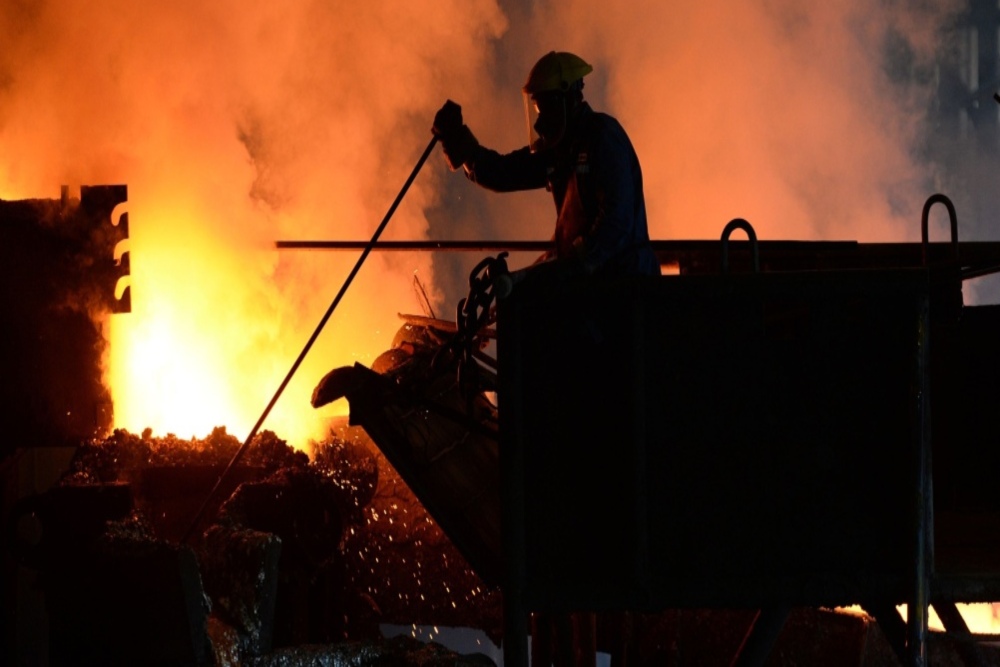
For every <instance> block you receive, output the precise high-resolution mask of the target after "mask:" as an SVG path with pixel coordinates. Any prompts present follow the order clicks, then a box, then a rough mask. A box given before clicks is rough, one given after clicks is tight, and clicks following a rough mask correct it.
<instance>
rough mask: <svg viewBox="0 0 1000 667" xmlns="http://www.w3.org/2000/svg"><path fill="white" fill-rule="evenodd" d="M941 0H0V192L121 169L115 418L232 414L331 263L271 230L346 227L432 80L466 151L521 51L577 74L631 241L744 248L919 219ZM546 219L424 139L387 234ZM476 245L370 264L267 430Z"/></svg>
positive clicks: (356, 220)
mask: <svg viewBox="0 0 1000 667" xmlns="http://www.w3.org/2000/svg"><path fill="white" fill-rule="evenodd" d="M955 1H957V0H955ZM953 5H954V3H948V2H947V0H946V2H945V3H941V4H940V5H935V4H934V3H933V2H930V3H928V2H923V3H904V2H894V1H891V0H886V1H884V2H875V3H872V2H867V1H865V0H838V1H836V2H831V3H821V4H820V5H810V6H809V7H808V8H807V7H805V6H804V5H802V3H799V2H794V1H793V0H748V1H745V2H727V1H724V0H707V1H705V2H698V3H661V2H644V3H641V4H640V3H608V2H599V1H597V0H574V1H572V2H559V3H556V2H542V1H539V2H528V1H526V0H506V1H503V0H501V1H500V2H499V4H497V2H495V1H494V0H471V1H470V0H461V1H460V0H435V1H433V2H431V1H427V2H410V3H398V2H389V1H387V0H370V1H368V2H362V3H335V2H329V1H322V0H311V1H310V0H293V1H289V2H283V3H265V2H249V3H247V2H233V1H231V0H226V1H222V2H214V3H207V4H206V3H201V2H190V1H184V2H173V3H136V2H125V1H109V2H101V3H92V2H83V1H82V0H62V1H61V2H58V3H54V2H32V1H27V0H23V1H19V2H13V3H5V4H4V5H3V6H2V7H0V43H2V44H3V49H2V50H0V197H4V198H22V197H36V196H48V195H47V193H49V192H52V191H54V190H55V189H56V188H57V187H58V186H59V185H60V184H62V183H69V184H72V185H78V184H84V183H86V184H99V183H118V182H121V183H127V184H128V185H129V205H128V211H129V215H130V219H131V224H132V240H131V250H132V255H133V256H132V265H133V271H132V273H133V279H132V285H133V286H132V297H133V303H134V312H133V314H132V315H129V316H126V317H127V320H126V319H119V320H117V321H116V322H115V323H114V325H113V327H112V328H113V329H116V328H120V329H121V331H120V332H114V331H113V332H112V333H113V334H114V335H116V336H117V339H116V341H115V344H114V348H115V355H116V360H112V367H114V366H115V365H116V362H117V370H115V369H114V368H113V373H115V374H116V375H115V378H114V383H115V388H116V391H115V404H116V411H117V413H118V414H119V415H120V416H121V418H122V422H121V424H122V425H123V426H126V427H128V428H131V429H141V428H143V427H144V426H147V425H149V426H153V427H154V429H156V430H157V431H161V430H171V429H180V428H182V427H180V426H176V427H173V426H171V424H182V423H186V422H184V421H182V420H183V419H184V418H185V417H184V415H188V416H191V415H196V414H197V415H198V416H199V419H197V420H195V423H196V424H197V426H196V428H197V429H198V430H201V431H204V432H207V431H208V429H210V428H211V427H212V426H214V425H217V424H226V425H229V426H230V427H231V429H232V431H233V432H234V433H239V432H242V431H244V430H248V429H249V428H250V426H251V425H252V424H253V422H254V421H255V419H256V417H257V416H258V415H259V413H260V411H261V410H262V409H263V407H264V406H265V405H266V404H267V401H268V400H269V399H270V397H271V395H272V394H273V392H274V390H275V389H276V388H277V385H278V383H279V382H280V381H281V379H282V378H283V377H284V374H285V373H286V372H287V370H288V368H289V366H290V364H291V362H292V361H293V360H294V359H295V357H296V356H297V354H298V353H299V351H300V349H301V347H302V345H303V344H304V343H305V341H306V340H307V339H308V337H309V334H310V333H311V332H312V330H313V327H314V326H315V325H316V323H317V322H318V321H319V318H320V317H321V315H322V314H323V312H324V311H325V309H326V307H327V305H328V304H329V302H330V300H331V298H332V296H333V295H334V294H335V293H336V291H337V289H338V288H339V286H340V284H341V282H342V281H343V279H344V278H345V277H346V275H347V273H348V271H349V269H350V267H351V266H353V263H354V261H355V259H356V255H345V254H336V253H319V252H316V253H309V252H285V253H279V252H276V251H275V250H274V248H273V244H274V241H276V240H278V239H316V238H320V239H362V240H364V239H367V238H369V237H370V235H371V233H372V232H373V231H374V229H375V227H376V225H377V223H378V221H379V220H380V219H381V218H382V216H383V214H384V213H385V211H386V209H387V208H388V205H389V203H390V202H391V201H392V199H393V198H394V196H395V195H396V193H397V192H398V190H399V188H400V186H401V185H402V183H403V181H404V180H405V178H406V176H407V175H408V174H409V172H410V170H411V169H412V167H413V165H414V163H415V162H416V159H417V157H418V156H419V155H420V152H421V150H422V149H423V147H424V146H426V144H427V142H428V141H429V139H430V135H429V132H428V130H429V126H430V124H431V120H432V118H433V114H434V111H436V109H437V108H438V107H439V106H440V105H441V104H442V103H443V102H444V100H445V99H447V98H451V99H454V100H455V101H457V102H459V103H460V104H462V105H463V109H464V112H465V118H466V120H467V122H468V123H469V125H470V126H471V127H472V129H473V131H474V132H475V133H476V135H477V136H478V138H479V139H480V141H482V142H483V143H485V144H487V145H490V146H493V147H495V148H497V149H500V150H511V149H514V148H517V147H519V146H521V145H523V143H524V141H525V139H526V132H525V127H524V119H523V113H522V105H521V99H520V92H519V89H520V86H521V84H522V83H523V81H524V78H525V76H526V73H527V71H528V69H529V68H530V66H531V65H532V64H533V63H534V61H535V60H536V59H537V58H538V57H539V56H540V55H542V54H543V53H545V52H546V51H548V50H552V49H557V50H571V51H574V52H576V53H578V54H579V55H581V56H583V57H584V58H585V59H587V60H588V61H590V62H591V63H592V64H593V65H594V68H595V71H594V73H593V74H592V75H590V76H589V77H588V78H587V87H586V89H585V91H584V92H585V95H586V97H587V99H588V100H589V101H591V103H592V104H593V105H594V107H595V108H596V109H598V110H602V111H607V112H609V113H611V114H613V115H615V116H616V117H618V118H619V120H621V121H622V123H623V125H624V126H625V128H626V130H627V131H628V132H629V134H630V136H631V138H632V141H633V143H634V144H635V146H636V149H637V151H638V153H639V158H640V161H641V163H642V166H643V169H644V175H645V185H646V198H647V207H648V211H649V215H650V231H651V235H652V236H653V237H654V238H660V239H687V238H717V237H718V235H719V233H720V231H721V229H722V227H723V226H724V225H725V224H726V222H728V221H729V220H730V219H732V218H734V217H743V218H746V219H748V220H749V221H750V222H751V223H752V224H753V225H754V227H755V228H756V230H757V233H758V236H759V237H760V238H762V239H788V238H798V239H859V240H863V241H887V240H894V241H898V240H914V239H915V238H918V236H917V235H918V234H919V212H920V207H921V205H922V203H923V200H924V199H925V198H926V196H927V195H928V194H930V193H931V191H932V188H933V184H934V173H933V170H932V168H931V167H930V165H929V163H928V162H927V161H926V160H923V159H920V158H919V157H918V156H919V151H920V149H921V146H922V141H923V137H924V134H923V132H924V129H925V128H924V122H925V121H924V119H925V112H926V109H927V108H928V102H929V96H930V94H931V93H932V92H933V85H932V84H933V81H932V78H933V77H928V76H921V75H920V73H921V72H924V71H925V70H928V68H930V70H933V67H932V65H931V63H932V59H933V56H934V53H935V49H936V46H937V35H938V30H939V28H940V27H941V26H942V25H943V24H944V22H945V21H946V20H947V19H948V18H949V17H950V16H951V15H952V13H953V12H954V11H955V10H956V9H958V8H957V7H955V6H953ZM901 69H902V70H906V72H908V73H909V74H906V75H904V76H900V75H899V72H900V70H901ZM914 72H915V73H917V75H911V74H912V73H914ZM553 218H554V212H553V210H552V204H551V201H550V199H549V196H548V194H547V193H545V192H543V191H540V192H531V193H521V194H514V195H504V196H501V195H496V194H493V193H489V192H486V191H481V190H478V189H476V188H475V187H474V186H472V185H471V184H469V183H466V182H465V179H464V178H462V177H461V175H459V174H450V173H448V171H447V169H446V168H445V166H444V164H443V160H441V158H440V156H439V155H437V154H435V155H434V156H433V158H432V160H431V161H430V163H429V164H428V166H427V167H425V169H424V172H423V173H421V175H420V177H419V178H418V179H417V181H416V183H415V185H414V187H413V188H412V190H411V191H410V193H409V195H408V196H407V198H406V200H405V201H404V203H403V205H402V206H401V207H400V209H399V210H398V212H397V213H396V215H395V217H394V219H393V221H392V223H391V225H390V227H389V228H388V231H387V232H386V236H385V238H398V239H409V238H421V237H426V236H431V237H434V238H499V239H504V238H505V239H514V238H518V239H524V238H533V239H545V238H548V237H549V236H550V235H551V232H552V222H553ZM478 259H480V258H479V257H470V256H467V255H464V256H435V257H431V256H429V255H419V254H407V255H393V254H374V255H372V256H371V258H370V259H369V260H368V263H367V264H366V266H365V267H364V269H363V270H362V272H361V274H360V275H359V278H358V280H357V281H356V283H355V286H354V287H353V288H352V290H351V292H349V293H348V297H347V298H346V299H345V300H344V302H343V303H342V305H341V307H340V310H338V312H337V314H336V315H335V317H334V318H333V319H332V320H331V322H330V324H329V325H328V328H327V330H326V331H325V332H324V334H323V336H321V338H320V342H319V343H318V344H317V346H316V348H314V350H313V352H312V353H311V355H310V356H309V357H308V358H307V361H306V364H305V365H304V366H303V367H302V369H301V370H300V371H299V373H298V375H297V377H296V379H295V380H294V381H293V383H292V385H290V386H289V389H288V391H287V392H286V394H285V396H284V397H283V398H282V400H281V402H280V403H279V404H278V407H277V408H276V410H275V412H274V416H273V417H272V418H270V419H269V421H268V423H267V427H269V428H273V429H274V430H275V431H277V432H278V433H279V434H280V435H283V436H285V437H290V438H291V437H293V435H294V434H300V435H301V434H303V433H307V434H313V435H315V434H317V432H319V431H321V430H322V425H321V420H320V419H319V417H320V415H317V414H315V413H314V412H313V411H312V410H311V408H309V407H308V395H309V392H310V391H311V389H312V386H313V385H314V384H315V382H316V381H317V379H318V378H319V377H321V375H322V374H323V373H324V372H325V371H326V370H328V369H329V368H332V367H334V366H336V365H342V364H345V363H351V362H353V361H354V360H358V361H361V362H363V363H370V361H371V360H372V358H373V357H374V356H375V355H377V354H378V353H379V352H381V351H382V350H384V349H385V348H386V347H388V345H389V343H390V341H391V337H392V334H393V332H394V331H395V329H396V328H397V326H398V320H397V318H396V313H397V312H400V311H408V312H414V311H418V309H419V305H418V304H417V302H416V301H415V299H414V296H413V291H412V288H411V281H412V275H413V273H414V272H417V275H418V276H419V277H420V278H421V280H422V281H423V282H424V283H425V284H426V285H427V287H428V288H429V291H430V292H431V295H432V298H433V299H434V302H435V305H436V307H437V308H438V314H439V315H443V316H446V317H447V316H450V315H451V312H452V310H453V307H454V302H455V300H456V299H457V298H458V297H460V296H461V295H462V291H463V289H464V288H465V285H466V283H465V282H464V278H465V271H467V270H468V269H469V268H471V266H472V265H474V264H475V262H476V261H478ZM525 259H527V258H525ZM515 263H516V262H515ZM119 334H120V335H119ZM177 371H182V372H180V373H178V372H177ZM150 388H152V389H154V390H155V391H153V396H154V397H155V398H154V400H149V398H147V397H146V393H148V390H149V389H150ZM140 396H141V397H142V398H140ZM140 403H141V405H140ZM200 411H204V412H205V414H200ZM192 428H195V427H192ZM180 435H189V434H188V433H185V432H181V433H180Z"/></svg>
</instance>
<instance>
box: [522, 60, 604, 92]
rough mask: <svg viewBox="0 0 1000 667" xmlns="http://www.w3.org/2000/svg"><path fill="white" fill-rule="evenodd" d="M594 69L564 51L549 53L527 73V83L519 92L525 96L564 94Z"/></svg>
mask: <svg viewBox="0 0 1000 667" xmlns="http://www.w3.org/2000/svg"><path fill="white" fill-rule="evenodd" d="M593 71H594V68H593V67H591V66H590V65H588V64H587V63H586V62H584V60H583V58H581V57H580V56H576V55H573V54H572V53H567V52H565V51H559V52H556V51H549V52H548V53H546V54H545V55H544V56H542V57H541V58H540V59H539V60H538V62H537V63H535V66H534V67H532V68H531V71H530V72H529V73H528V82H527V83H525V84H524V88H522V89H521V90H522V91H523V92H524V94H525V95H536V94H538V93H547V92H550V91H562V92H566V91H568V90H569V89H570V87H571V86H572V85H573V84H574V83H575V82H577V81H579V80H580V79H582V78H583V77H584V76H586V75H588V74H590V73H591V72H593Z"/></svg>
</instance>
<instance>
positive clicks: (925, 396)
mask: <svg viewBox="0 0 1000 667" xmlns="http://www.w3.org/2000/svg"><path fill="white" fill-rule="evenodd" d="M937 204H941V205H943V206H945V207H946V208H947V209H948V213H949V217H950V223H951V231H952V239H951V241H950V242H944V243H931V242H929V240H928V238H927V237H928V231H927V227H928V215H929V211H930V209H931V208H932V207H933V206H935V205H937ZM921 222H922V231H923V240H922V242H921V243H919V244H916V243H912V244H906V243H900V244H893V243H890V244H862V243H855V242H795V241H788V242H781V241H772V242H758V241H757V239H756V237H755V235H754V232H753V229H752V227H751V226H750V225H749V224H748V223H746V221H743V220H734V221H733V222H732V223H730V224H729V225H728V226H727V227H726V229H725V230H724V232H723V234H722V237H721V239H720V240H719V241H717V242H716V241H691V242H683V241H681V242H657V243H655V244H654V245H655V247H656V250H657V252H658V255H659V257H660V259H661V262H662V263H664V264H669V265H673V267H674V268H675V269H676V273H677V275H666V276H662V277H656V278H652V277H631V278H622V279H618V280H604V281H601V280H593V279H588V278H585V277H578V278H569V279H558V278H553V277H552V276H551V275H549V274H548V273H547V272H545V271H537V270H526V271H522V272H516V273H515V274H507V273H506V272H505V271H504V270H503V269H504V268H505V266H504V264H503V256H502V255H501V256H500V257H498V258H497V260H495V261H493V262H492V263H489V262H487V263H484V264H483V265H481V266H480V267H477V272H478V273H474V275H473V277H472V280H471V286H472V288H473V292H472V293H473V294H474V293H479V294H483V293H485V295H486V297H487V298H486V300H485V302H484V303H480V304H479V306H477V309H473V310H474V311H475V312H474V313H473V315H474V316H473V317H471V319H470V320H469V321H470V322H474V323H478V325H482V326H484V327H486V328H483V329H482V330H481V332H479V335H481V336H493V335H495V336H496V338H497V341H496V351H497V372H496V374H495V376H494V375H493V374H492V369H489V368H487V370H489V371H491V372H490V373H488V377H489V380H490V382H489V383H487V384H486V385H482V386H479V387H474V388H473V389H474V390H473V393H472V394H469V393H467V389H468V387H469V384H470V383H469V382H468V381H467V380H463V379H462V376H463V373H464V375H465V377H466V378H467V377H468V375H469V372H470V371H469V364H470V363H476V364H477V366H479V367H481V368H486V367H484V366H483V364H482V363H481V362H482V358H481V357H479V358H478V361H476V362H473V361H472V359H473V358H474V355H471V354H470V352H469V351H468V350H475V349H478V344H477V345H471V346H470V345H469V344H468V343H469V341H472V340H473V339H475V335H476V332H472V333H470V332H469V331H466V332H465V333H463V332H462V326H461V325H462V316H461V313H462V312H467V311H468V310H469V309H468V305H467V304H464V305H463V306H462V307H460V311H459V312H460V316H459V323H458V324H459V326H457V331H458V333H456V334H452V335H454V336H455V337H456V338H453V339H449V338H447V336H445V334H446V333H447V331H445V329H446V328H447V327H441V328H440V329H439V330H438V335H439V336H443V337H444V340H445V341H446V342H445V343H443V344H442V346H441V349H442V350H450V352H449V354H450V355H451V356H450V357H449V359H451V360H452V362H451V364H450V365H441V366H438V367H434V366H428V368H431V369H434V370H435V372H436V373H438V374H439V375H437V376H436V377H437V379H436V380H435V382H436V383H437V386H438V389H437V390H435V391H428V390H427V386H428V385H426V384H420V383H419V382H410V381H407V379H408V378H407V377H402V376H399V375H394V372H393V371H392V370H389V371H388V372H386V373H385V374H382V375H380V374H378V373H373V372H371V371H368V369H365V368H363V367H355V369H353V370H352V371H351V375H352V377H351V378H350V380H349V381H346V378H345V377H343V376H342V377H341V378H340V379H341V380H342V381H343V382H342V383H341V385H340V391H339V393H338V395H346V397H347V398H348V400H349V401H350V403H351V419H352V421H353V422H354V423H359V424H361V425H363V426H364V427H365V428H366V430H368V431H369V433H370V435H371V436H372V438H373V439H374V440H375V441H376V442H377V443H378V445H379V446H380V448H382V450H383V452H384V453H385V454H386V456H387V458H388V459H389V460H390V461H391V462H392V463H393V464H394V466H396V468H397V469H398V470H399V472H400V473H401V474H402V475H403V477H404V478H405V479H406V480H407V482H408V483H409V484H410V485H411V487H412V488H413V490H414V492H415V493H416V494H417V495H418V497H420V498H421V499H422V500H423V501H424V502H425V503H426V506H427V508H428V510H429V511H430V512H431V513H432V514H433V515H434V516H435V518H436V519H437V520H438V521H439V523H440V524H441V526H442V528H444V530H445V531H446V532H447V533H448V534H449V536H450V537H451V538H452V539H453V540H454V542H455V544H456V545H457V546H458V547H459V548H460V549H461V550H462V551H463V553H464V554H465V555H466V557H467V559H468V560H469V562H470V564H471V565H472V566H473V567H474V568H475V569H476V570H477V572H479V573H480V575H481V576H482V577H483V578H484V579H486V580H487V581H492V582H494V583H500V584H501V585H502V586H503V594H504V606H505V614H506V624H507V628H508V631H509V633H508V634H507V640H506V641H505V655H506V659H507V660H510V661H511V664H523V663H524V662H526V660H527V647H526V645H525V644H522V643H521V641H520V638H523V637H525V636H526V635H527V630H528V624H527V618H528V614H529V613H530V612H536V611H543V612H553V613H563V612H570V611H574V610H593V611H625V610H638V611H656V610H660V609H666V608H672V607H726V608H730V607H739V608H755V609H761V610H763V611H762V613H761V614H760V615H759V616H758V622H757V624H756V626H755V628H754V631H753V632H752V633H751V635H750V637H749V641H748V642H747V643H746V644H745V645H744V647H743V648H744V655H743V656H742V658H740V659H742V660H743V662H742V663H741V664H762V663H763V660H764V658H766V655H767V651H768V650H769V648H770V641H772V640H773V638H774V636H775V635H776V633H777V630H778V629H780V627H781V625H782V623H783V622H784V619H785V617H786V616H787V612H788V610H789V609H790V608H792V607H795V606H824V607H833V606H840V605H851V604H860V605H861V606H863V607H864V608H865V609H866V610H867V611H869V613H871V614H872V615H873V616H875V618H876V619H877V620H878V622H879V624H880V626H881V627H882V628H883V631H884V632H885V634H886V635H887V637H888V638H889V639H890V641H892V643H893V645H894V647H895V648H896V650H897V653H899V654H900V656H901V657H902V658H904V659H905V662H906V663H907V664H913V665H919V664H925V663H926V641H927V619H928V608H929V606H931V605H933V607H934V608H935V610H936V611H937V612H938V614H939V616H940V617H941V618H942V620H943V621H944V623H945V625H946V628H947V629H948V630H949V631H950V632H957V633H965V634H966V635H967V634H968V630H967V628H966V627H965V625H964V623H963V621H962V618H961V616H960V615H959V614H958V613H957V611H956V610H955V607H954V603H955V602H975V601H994V600H997V599H1000V571H998V563H1000V560H997V558H996V555H998V553H1000V539H997V534H996V531H995V530H993V528H992V527H993V526H995V524H996V519H997V517H998V516H1000V500H998V499H997V498H996V494H994V493H992V489H993V488H995V485H994V484H993V483H992V475H993V472H992V471H995V470H996V464H997V463H998V462H1000V461H998V458H1000V453H998V452H997V448H996V447H995V446H994V444H995V443H994V438H995V436H994V430H993V424H992V422H993V420H992V418H991V417H990V415H991V414H992V412H991V409H992V408H991V406H994V405H996V404H997V400H998V399H1000V395H998V394H1000V383H998V382H997V380H996V378H998V377H1000V354H998V352H996V351H994V349H993V347H994V346H993V344H992V343H991V342H990V341H991V340H992V339H994V338H995V336H996V335H997V333H1000V319H998V318H1000V313H998V312H997V307H996V306H967V305H965V304H964V303H963V298H962V282H963V280H966V279H968V278H972V277H977V276H981V275H986V274H988V273H991V272H994V271H996V270H997V268H998V267H1000V244H996V243H960V242H959V241H958V237H957V220H956V216H955V211H954V207H953V206H952V204H951V202H950V200H948V199H947V198H946V197H944V196H942V195H935V196H934V197H931V198H930V199H929V200H928V201H927V204H926V205H925V208H924V213H923V219H922V221H921ZM737 229H742V230H743V231H745V232H746V233H747V235H748V236H749V237H750V238H749V240H748V241H746V242H743V241H741V242H732V243H730V239H729V237H730V235H731V234H732V232H733V231H734V230H737ZM471 299H473V296H472V294H470V300H471ZM493 299H495V300H496V308H495V309H493V308H492V305H491V303H490V302H491V300H493ZM486 312H489V313H491V315H492V314H495V319H496V322H495V334H494V333H493V329H492V325H493V318H492V316H491V317H485V316H483V313H486ZM453 331H454V330H453ZM457 339H462V340H464V341H465V343H464V345H465V349H466V350H467V351H466V352H464V353H462V352H461V349H462V345H458V344H456V343H455V342H454V341H455V340H457ZM479 342H480V343H481V342H482V339H479ZM456 359H464V360H465V361H464V362H461V363H460V362H459V361H455V360H456ZM457 369H461V370H462V371H463V372H462V373H458V374H456V375H454V376H453V377H452V380H451V382H450V383H449V382H445V383H444V384H443V385H442V380H441V379H440V378H441V377H442V376H447V374H448V373H452V372H454V371H456V370H457ZM409 377H410V378H412V377H413V376H412V375H411V376H409ZM494 381H495V384H492V383H493V382H494ZM483 388H486V389H494V388H495V390H496V407H497V413H498V418H499V429H498V430H494V427H492V426H491V420H492V419H495V418H496V417H497V415H494V414H489V415H488V416H487V418H485V419H484V413H483V412H482V411H481V410H480V411H479V412H476V411H475V410H472V409H469V410H466V409H464V408H463V405H472V403H467V404H464V403H463V399H462V396H467V397H474V398H475V400H477V401H478V400H479V398H478V397H476V396H475V394H476V391H481V390H482V389H483ZM463 392H465V393H463ZM442 397H446V398H447V400H439V399H441V398H442ZM469 400H473V399H472V398H470V399H469ZM445 424H448V426H444V425H445ZM497 463H499V467H497ZM500 544H502V550H501V549H500V548H498V545H500ZM899 604H907V605H908V608H909V615H908V619H907V621H906V622H904V621H903V619H902V618H901V617H900V616H899V614H898V613H897V611H896V605H899ZM755 652H756V653H755ZM969 653H970V656H971V657H970V660H975V659H976V653H975V647H972V648H971V649H970V652H969Z"/></svg>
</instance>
